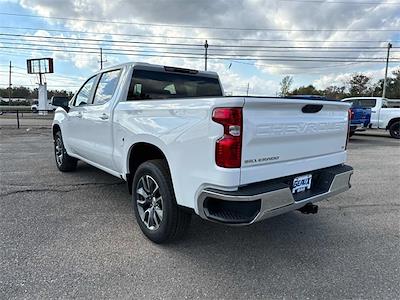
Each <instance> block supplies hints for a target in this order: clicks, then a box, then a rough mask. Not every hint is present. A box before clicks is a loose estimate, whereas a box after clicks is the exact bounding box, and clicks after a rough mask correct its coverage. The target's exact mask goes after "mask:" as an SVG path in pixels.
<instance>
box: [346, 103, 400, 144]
mask: <svg viewBox="0 0 400 300" xmlns="http://www.w3.org/2000/svg"><path fill="white" fill-rule="evenodd" d="M342 101H343V102H347V103H353V105H354V106H356V107H365V108H371V123H370V125H369V127H370V128H375V129H385V130H389V133H390V135H391V136H392V137H393V138H396V139H400V108H398V105H399V104H400V103H399V102H398V101H390V100H389V99H386V98H380V97H354V98H346V99H343V100H342ZM395 103H397V105H395ZM391 106H393V107H391ZM394 106H396V107H394Z"/></svg>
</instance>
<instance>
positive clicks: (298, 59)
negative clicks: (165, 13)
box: [0, 46, 400, 63]
mask: <svg viewBox="0 0 400 300" xmlns="http://www.w3.org/2000/svg"><path fill="white" fill-rule="evenodd" d="M1 48H4V49H15V47H8V46H0V49H1ZM18 49H22V50H31V51H32V50H37V51H45V52H70V53H82V54H98V52H97V51H82V50H69V49H45V48H36V49H32V48H27V47H19V48H18ZM105 54H110V55H125V56H136V57H169V58H188V59H203V57H201V56H181V55H179V56H178V55H159V54H140V53H132V52H129V53H126V52H125V53H122V52H110V51H109V52H107V53H105ZM209 59H217V60H218V59H219V60H232V59H235V60H250V61H284V62H351V61H352V60H349V59H347V58H338V59H325V58H324V57H318V58H312V57H304V58H296V59H288V58H285V59H281V58H268V57H266V58H261V57H259V58H256V57H253V58H251V57H243V58H242V57H238V58H234V57H222V56H210V57H209ZM353 61H354V60H353ZM356 61H357V62H366V63H367V62H368V63H377V62H380V61H379V60H377V59H375V58H374V59H373V60H372V59H367V58H366V59H363V58H361V59H357V60H356ZM392 62H400V60H392Z"/></svg>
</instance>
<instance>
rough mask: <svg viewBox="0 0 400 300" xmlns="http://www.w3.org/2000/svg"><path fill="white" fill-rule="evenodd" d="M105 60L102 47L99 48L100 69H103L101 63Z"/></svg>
mask: <svg viewBox="0 0 400 300" xmlns="http://www.w3.org/2000/svg"><path fill="white" fill-rule="evenodd" d="M106 61H107V60H103V48H100V61H99V63H100V70H102V69H103V63H104V62H106Z"/></svg>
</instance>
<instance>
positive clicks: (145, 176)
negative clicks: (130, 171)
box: [132, 159, 191, 243]
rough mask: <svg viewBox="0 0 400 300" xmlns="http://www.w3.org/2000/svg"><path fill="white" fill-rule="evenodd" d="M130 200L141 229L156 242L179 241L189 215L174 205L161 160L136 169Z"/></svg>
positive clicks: (168, 181)
mask: <svg viewBox="0 0 400 300" xmlns="http://www.w3.org/2000/svg"><path fill="white" fill-rule="evenodd" d="M132 200H133V201H132V202H133V203H132V204H133V209H134V212H135V215H136V220H137V222H138V224H139V226H140V229H141V230H142V231H143V233H144V234H145V235H146V236H147V237H148V238H149V239H150V240H151V241H153V242H155V243H165V242H169V241H172V240H176V239H178V238H180V237H181V236H182V235H183V234H184V232H185V231H186V229H187V227H188V226H189V224H190V219H191V215H190V214H189V213H187V212H185V211H183V210H182V208H180V207H179V206H178V205H177V203H176V200H175V194H174V190H173V186H172V181H171V177H170V174H169V169H168V166H167V164H166V162H165V161H164V160H159V159H157V160H150V161H147V162H144V163H143V164H141V165H140V166H139V168H138V169H137V171H136V174H135V176H134V178H133V182H132Z"/></svg>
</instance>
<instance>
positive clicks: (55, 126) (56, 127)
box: [52, 124, 61, 138]
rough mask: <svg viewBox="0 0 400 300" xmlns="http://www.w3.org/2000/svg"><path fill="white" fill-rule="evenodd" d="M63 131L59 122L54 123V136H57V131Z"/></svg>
mask: <svg viewBox="0 0 400 300" xmlns="http://www.w3.org/2000/svg"><path fill="white" fill-rule="evenodd" d="M59 131H61V127H60V125H58V124H54V125H53V127H52V133H53V138H55V136H56V133H57V132H59Z"/></svg>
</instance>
